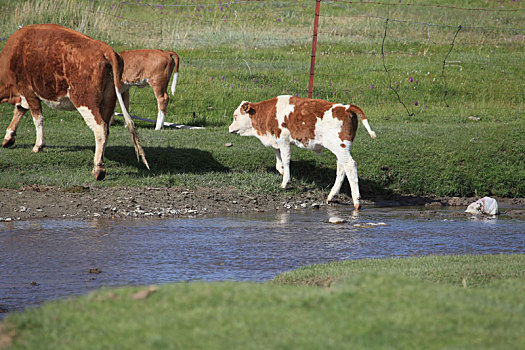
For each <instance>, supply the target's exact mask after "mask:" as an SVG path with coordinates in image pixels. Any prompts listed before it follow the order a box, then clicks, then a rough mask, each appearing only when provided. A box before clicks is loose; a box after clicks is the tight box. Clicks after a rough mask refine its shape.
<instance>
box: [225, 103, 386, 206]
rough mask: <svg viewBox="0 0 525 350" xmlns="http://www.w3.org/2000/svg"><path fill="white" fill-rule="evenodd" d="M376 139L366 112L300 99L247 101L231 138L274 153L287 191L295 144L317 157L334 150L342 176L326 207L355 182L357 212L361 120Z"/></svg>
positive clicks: (238, 112) (236, 114)
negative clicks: (355, 149) (356, 145)
mask: <svg viewBox="0 0 525 350" xmlns="http://www.w3.org/2000/svg"><path fill="white" fill-rule="evenodd" d="M358 116H359V118H360V119H361V122H362V123H363V125H364V126H365V128H366V130H367V131H368V133H369V134H370V136H371V137H372V138H375V137H376V134H375V132H373V131H372V130H371V129H370V126H369V124H368V121H367V119H366V116H365V114H364V113H363V111H362V110H361V109H360V108H359V107H357V106H354V105H342V104H338V103H332V102H328V101H323V100H313V99H308V98H301V97H295V96H278V97H275V98H272V99H270V100H266V101H262V102H258V103H251V102H246V101H243V102H242V103H241V104H240V105H239V107H238V108H237V109H236V110H235V112H234V113H233V123H232V124H231V125H230V128H229V131H230V133H236V134H239V135H242V136H255V137H257V138H258V139H259V140H261V142H262V143H263V144H264V145H265V146H267V147H273V149H274V151H275V157H276V159H277V161H276V165H275V167H276V169H277V170H278V171H279V172H280V173H281V174H282V175H283V182H282V184H281V187H282V188H286V186H287V185H288V182H289V181H290V145H292V144H294V145H296V146H299V147H300V148H306V149H309V150H312V151H315V152H318V153H319V152H321V151H322V150H323V149H324V148H327V149H329V150H330V151H332V153H334V154H335V156H336V157H337V177H336V180H335V184H334V186H333V187H332V190H331V191H330V194H329V195H328V198H327V202H329V201H331V200H332V198H333V197H334V196H335V195H337V194H338V193H339V191H340V189H341V185H342V184H343V181H344V179H345V174H346V176H347V177H348V181H349V182H350V188H351V191H352V199H353V202H354V208H355V209H356V210H357V209H359V208H360V204H359V200H360V194H359V185H358V181H357V165H356V162H355V161H354V159H353V158H352V156H351V155H350V148H351V147H352V143H353V141H354V138H355V135H356V131H357V125H358V121H357V117H358Z"/></svg>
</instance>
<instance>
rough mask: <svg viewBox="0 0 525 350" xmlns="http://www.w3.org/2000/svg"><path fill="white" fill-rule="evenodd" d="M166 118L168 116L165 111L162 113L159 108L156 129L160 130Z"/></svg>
mask: <svg viewBox="0 0 525 350" xmlns="http://www.w3.org/2000/svg"><path fill="white" fill-rule="evenodd" d="M164 119H166V116H165V115H164V113H162V111H161V110H159V113H158V114H157V125H156V126H155V130H160V129H162V127H163V126H164Z"/></svg>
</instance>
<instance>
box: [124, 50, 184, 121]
mask: <svg viewBox="0 0 525 350" xmlns="http://www.w3.org/2000/svg"><path fill="white" fill-rule="evenodd" d="M120 56H121V57H122V59H123V60H124V72H123V73H122V80H123V81H124V88H123V89H122V97H123V98H124V103H125V104H126V108H127V109H128V110H129V89H130V87H131V86H137V87H139V88H144V87H146V86H147V85H148V84H149V85H150V86H151V87H152V88H153V92H154V93H155V97H156V98H157V106H158V110H159V111H158V114H157V124H156V126H155V130H160V129H161V128H162V127H163V126H164V119H165V118H166V109H167V107H168V102H169V101H170V97H169V95H168V83H169V81H170V78H171V75H172V73H173V71H174V70H175V73H174V74H173V81H172V83H171V94H172V95H174V94H175V87H176V86H177V77H178V75H179V56H178V55H177V54H176V53H175V52H173V51H163V50H129V51H122V52H121V53H120Z"/></svg>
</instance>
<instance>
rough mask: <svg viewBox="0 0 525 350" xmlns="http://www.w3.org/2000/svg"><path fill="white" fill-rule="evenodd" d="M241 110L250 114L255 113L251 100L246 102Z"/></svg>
mask: <svg viewBox="0 0 525 350" xmlns="http://www.w3.org/2000/svg"><path fill="white" fill-rule="evenodd" d="M241 111H243V112H244V113H248V114H255V109H253V106H252V104H251V103H250V102H244V103H243V105H242V106H241Z"/></svg>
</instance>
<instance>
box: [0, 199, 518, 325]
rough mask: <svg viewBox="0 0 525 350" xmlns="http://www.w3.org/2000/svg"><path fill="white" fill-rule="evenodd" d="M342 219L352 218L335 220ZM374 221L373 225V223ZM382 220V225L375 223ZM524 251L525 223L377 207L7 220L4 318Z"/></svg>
mask: <svg viewBox="0 0 525 350" xmlns="http://www.w3.org/2000/svg"><path fill="white" fill-rule="evenodd" d="M333 216H339V217H342V218H344V219H346V220H347V222H346V223H343V224H339V225H333V224H329V223H328V219H329V218H330V217H333ZM371 223H372V224H375V225H372V224H371ZM378 224H379V225H378ZM492 253H504V254H512V253H525V221H523V220H517V219H509V218H505V216H500V217H499V218H498V219H474V218H471V217H467V216H464V215H462V214H461V213H460V212H457V211H453V210H439V211H428V210H424V209H418V208H411V209H407V208H404V209H399V208H398V209H392V208H370V209H365V210H363V211H362V212H361V213H360V214H359V215H358V216H352V214H351V212H348V211H347V210H345V211H342V210H339V211H338V210H336V209H333V208H325V209H321V210H318V211H306V212H304V213H302V212H296V213H277V214H265V215H257V216H244V217H223V218H198V219H173V220H152V219H148V220H94V221H82V220H78V221H75V220H39V221H25V222H9V223H6V222H2V223H0V277H1V278H0V311H1V312H0V319H1V318H2V317H3V316H5V314H6V312H12V311H17V310H22V309H24V308H26V307H32V306H36V305H39V304H41V303H42V302H44V301H48V300H52V299H56V298H59V297H65V296H70V295H78V294H85V293H86V292H88V291H89V290H92V289H95V288H99V287H103V286H122V285H137V284H160V283H168V282H180V281H195V280H206V281H219V280H221V281H222V280H236V281H241V280H242V281H265V280H269V279H272V278H273V277H275V276H276V275H277V274H279V273H281V272H283V271H287V270H291V269H294V268H297V267H300V266H303V265H307V264H314V263H322V262H327V261H332V260H343V259H360V258H383V257H404V256H421V255H429V254H440V255H443V254H492Z"/></svg>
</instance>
